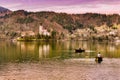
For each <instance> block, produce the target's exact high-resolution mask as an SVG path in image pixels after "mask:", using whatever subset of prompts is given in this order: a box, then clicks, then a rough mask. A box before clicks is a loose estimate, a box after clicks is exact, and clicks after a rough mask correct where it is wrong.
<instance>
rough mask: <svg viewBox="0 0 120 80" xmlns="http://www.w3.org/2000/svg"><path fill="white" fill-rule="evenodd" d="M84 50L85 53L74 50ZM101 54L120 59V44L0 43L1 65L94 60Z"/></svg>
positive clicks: (65, 42) (68, 42)
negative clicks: (46, 60) (59, 60)
mask: <svg viewBox="0 0 120 80" xmlns="http://www.w3.org/2000/svg"><path fill="white" fill-rule="evenodd" d="M76 48H84V49H85V50H86V51H85V52H83V53H75V51H74V49H76ZM97 52H101V54H102V55H103V57H104V58H120V43H111V42H89V41H49V42H45V41H39V42H7V41H0V63H6V62H25V61H39V60H44V59H49V60H51V59H71V58H94V57H95V56H96V54H97Z"/></svg>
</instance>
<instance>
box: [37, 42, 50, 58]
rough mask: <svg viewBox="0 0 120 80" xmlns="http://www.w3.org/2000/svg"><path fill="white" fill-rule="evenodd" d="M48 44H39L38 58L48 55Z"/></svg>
mask: <svg viewBox="0 0 120 80" xmlns="http://www.w3.org/2000/svg"><path fill="white" fill-rule="evenodd" d="M49 51H50V45H48V44H47V45H46V44H45V45H40V46H39V58H46V57H47V55H49Z"/></svg>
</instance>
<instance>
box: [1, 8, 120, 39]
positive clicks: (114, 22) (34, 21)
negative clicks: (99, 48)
mask: <svg viewBox="0 0 120 80" xmlns="http://www.w3.org/2000/svg"><path fill="white" fill-rule="evenodd" d="M1 11H2V9H1ZM40 25H42V26H43V27H44V28H45V29H47V30H48V31H49V32H50V33H52V32H53V31H54V32H56V37H57V38H64V39H65V38H71V39H83V38H84V39H99V38H100V39H101V37H105V39H112V38H114V37H116V38H118V39H119V37H120V35H118V34H117V33H119V29H120V16H119V15H117V14H113V15H105V14H95V13H86V14H66V13H55V12H27V11H24V10H18V11H15V12H11V13H10V14H6V15H4V16H2V17H1V18H0V34H1V35H0V38H8V39H13V38H17V37H18V36H20V34H21V32H25V31H33V32H34V33H35V34H37V33H38V31H39V30H38V29H39V26H40ZM110 33H113V34H110ZM111 35H112V36H111ZM86 36H87V37H86ZM96 36H97V38H96Z"/></svg>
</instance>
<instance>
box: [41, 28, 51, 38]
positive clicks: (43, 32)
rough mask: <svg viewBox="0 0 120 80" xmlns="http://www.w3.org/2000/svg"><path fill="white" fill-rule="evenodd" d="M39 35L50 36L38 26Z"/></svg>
mask: <svg viewBox="0 0 120 80" xmlns="http://www.w3.org/2000/svg"><path fill="white" fill-rule="evenodd" d="M39 34H40V35H47V36H50V33H49V32H48V31H47V30H46V29H44V28H43V26H39Z"/></svg>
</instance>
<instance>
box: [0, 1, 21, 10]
mask: <svg viewBox="0 0 120 80" xmlns="http://www.w3.org/2000/svg"><path fill="white" fill-rule="evenodd" d="M1 6H3V7H5V8H8V9H11V10H16V9H17V7H20V6H22V4H21V3H3V4H1Z"/></svg>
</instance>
